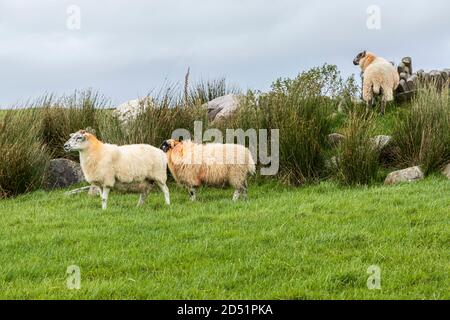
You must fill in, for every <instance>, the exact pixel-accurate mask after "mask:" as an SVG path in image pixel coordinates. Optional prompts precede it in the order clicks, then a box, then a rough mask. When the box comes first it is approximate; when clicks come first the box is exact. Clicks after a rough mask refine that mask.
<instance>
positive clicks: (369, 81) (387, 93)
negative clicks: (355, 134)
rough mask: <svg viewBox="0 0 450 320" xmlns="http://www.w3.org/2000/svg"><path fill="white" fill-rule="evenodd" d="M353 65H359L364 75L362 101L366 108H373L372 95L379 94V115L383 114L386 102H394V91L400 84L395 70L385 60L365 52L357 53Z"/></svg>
mask: <svg viewBox="0 0 450 320" xmlns="http://www.w3.org/2000/svg"><path fill="white" fill-rule="evenodd" d="M353 64H354V65H359V66H360V68H361V70H362V72H363V74H364V80H363V99H364V101H365V102H366V104H367V108H371V107H372V106H373V102H374V94H375V95H379V94H381V113H382V114H384V111H385V107H386V102H388V101H392V100H394V90H395V89H397V87H398V84H399V82H400V77H399V75H398V72H397V70H396V69H395V67H394V66H393V65H392V64H391V63H390V62H389V61H387V60H386V59H384V58H381V57H377V56H376V55H375V54H373V53H371V52H367V51H363V52H361V53H359V54H358V55H357V56H356V58H355V59H354V60H353Z"/></svg>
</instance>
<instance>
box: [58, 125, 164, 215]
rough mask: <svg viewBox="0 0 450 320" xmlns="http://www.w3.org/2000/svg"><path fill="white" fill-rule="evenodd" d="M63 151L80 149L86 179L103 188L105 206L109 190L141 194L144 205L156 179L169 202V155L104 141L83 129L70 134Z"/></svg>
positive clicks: (146, 148)
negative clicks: (167, 182) (167, 183)
mask: <svg viewBox="0 0 450 320" xmlns="http://www.w3.org/2000/svg"><path fill="white" fill-rule="evenodd" d="M64 150H65V151H67V152H69V151H78V152H79V153H80V164H81V169H82V171H83V174H84V177H85V178H86V181H87V182H89V183H90V184H91V185H94V186H97V187H99V188H102V193H101V197H102V209H106V207H107V201H108V194H109V191H110V189H112V188H114V189H118V190H121V191H127V192H138V193H140V197H139V202H138V205H139V206H140V205H143V204H144V201H145V199H146V197H147V196H148V193H149V191H150V190H151V188H152V187H153V183H154V182H155V183H156V184H157V185H158V187H159V188H160V189H161V190H162V192H163V193H164V198H165V201H166V203H167V204H170V196H169V189H168V188H167V185H166V181H167V157H166V155H165V153H164V152H162V151H161V150H160V149H158V148H155V147H153V146H151V145H146V144H135V145H125V146H117V145H113V144H107V143H102V142H101V141H99V140H98V139H97V138H96V137H95V136H94V135H93V134H91V133H88V132H86V131H85V130H80V131H78V132H76V133H72V134H71V135H70V139H69V140H68V141H67V142H66V143H65V144H64Z"/></svg>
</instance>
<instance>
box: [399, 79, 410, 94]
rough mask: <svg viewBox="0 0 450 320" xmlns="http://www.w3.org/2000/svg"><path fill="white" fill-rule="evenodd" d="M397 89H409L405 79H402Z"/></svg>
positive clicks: (400, 90) (401, 90) (405, 90)
mask: <svg viewBox="0 0 450 320" xmlns="http://www.w3.org/2000/svg"><path fill="white" fill-rule="evenodd" d="M397 91H398V92H400V93H401V92H407V91H408V85H407V84H406V81H405V79H402V80H400V82H399V84H398V87H397Z"/></svg>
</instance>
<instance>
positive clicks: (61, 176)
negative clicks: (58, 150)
mask: <svg viewBox="0 0 450 320" xmlns="http://www.w3.org/2000/svg"><path fill="white" fill-rule="evenodd" d="M83 181H85V179H84V175H83V172H82V171H81V166H80V164H79V163H78V162H75V161H72V160H68V159H52V160H50V164H49V166H48V168H47V170H46V172H45V174H44V187H45V188H46V189H56V188H66V187H68V186H71V185H73V184H76V183H80V182H83Z"/></svg>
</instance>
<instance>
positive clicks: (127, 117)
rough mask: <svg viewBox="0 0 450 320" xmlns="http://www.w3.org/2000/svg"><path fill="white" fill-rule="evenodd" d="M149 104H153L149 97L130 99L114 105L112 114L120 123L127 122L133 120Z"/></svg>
mask: <svg viewBox="0 0 450 320" xmlns="http://www.w3.org/2000/svg"><path fill="white" fill-rule="evenodd" d="M149 106H152V107H153V106H154V102H153V99H152V98H151V97H145V98H142V99H135V100H130V101H127V102H124V103H122V104H121V105H119V106H118V107H116V109H115V110H114V115H115V116H116V117H117V118H118V119H119V120H120V121H121V122H122V123H127V122H128V121H131V120H135V119H136V118H137V117H138V116H139V115H140V114H141V113H142V112H143V111H144V110H145V109H146V108H148V107H149Z"/></svg>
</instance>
